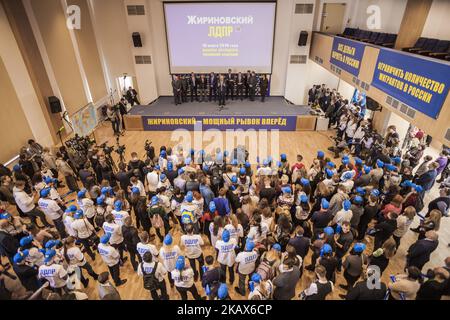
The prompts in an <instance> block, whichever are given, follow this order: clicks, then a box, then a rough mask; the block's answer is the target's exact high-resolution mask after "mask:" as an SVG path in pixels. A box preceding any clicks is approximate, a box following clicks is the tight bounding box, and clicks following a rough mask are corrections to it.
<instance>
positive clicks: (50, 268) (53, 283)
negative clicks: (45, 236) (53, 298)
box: [38, 249, 68, 294]
mask: <svg viewBox="0 0 450 320" xmlns="http://www.w3.org/2000/svg"><path fill="white" fill-rule="evenodd" d="M55 256H56V251H55V250H54V249H50V250H47V252H46V253H45V258H44V264H43V265H42V266H40V267H39V272H38V278H39V279H43V280H46V281H48V283H49V285H50V288H51V289H52V290H53V291H55V292H56V293H59V294H62V293H63V292H68V289H67V287H66V283H67V278H68V274H67V271H66V269H64V267H63V266H62V265H60V264H57V263H55V261H54V258H55Z"/></svg>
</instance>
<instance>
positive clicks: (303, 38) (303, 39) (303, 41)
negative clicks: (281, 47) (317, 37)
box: [298, 31, 308, 47]
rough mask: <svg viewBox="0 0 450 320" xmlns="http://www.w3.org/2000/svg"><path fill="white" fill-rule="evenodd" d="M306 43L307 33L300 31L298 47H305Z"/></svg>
mask: <svg viewBox="0 0 450 320" xmlns="http://www.w3.org/2000/svg"><path fill="white" fill-rule="evenodd" d="M307 42H308V31H301V32H300V37H299V38H298V46H299V47H302V46H306V43H307Z"/></svg>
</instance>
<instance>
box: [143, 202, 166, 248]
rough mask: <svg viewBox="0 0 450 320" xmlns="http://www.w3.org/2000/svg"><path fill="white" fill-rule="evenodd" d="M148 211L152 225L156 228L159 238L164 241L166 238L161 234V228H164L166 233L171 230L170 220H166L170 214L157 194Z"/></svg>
mask: <svg viewBox="0 0 450 320" xmlns="http://www.w3.org/2000/svg"><path fill="white" fill-rule="evenodd" d="M147 212H148V216H149V217H150V221H151V223H152V226H153V227H154V228H155V231H156V234H157V236H158V238H159V240H160V241H161V242H162V241H163V239H164V238H163V236H162V234H161V229H162V228H164V232H165V234H168V232H169V226H168V222H166V221H168V216H167V214H166V210H164V207H163V206H162V203H161V202H160V199H159V198H158V197H157V196H153V197H152V198H151V202H150V204H149V208H148V211H147Z"/></svg>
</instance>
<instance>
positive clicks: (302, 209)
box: [279, 191, 311, 225]
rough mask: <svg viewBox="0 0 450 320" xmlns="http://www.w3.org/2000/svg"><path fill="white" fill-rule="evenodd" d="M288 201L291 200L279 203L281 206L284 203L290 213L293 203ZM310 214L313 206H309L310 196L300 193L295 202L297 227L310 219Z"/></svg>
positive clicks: (295, 222) (294, 220)
mask: <svg viewBox="0 0 450 320" xmlns="http://www.w3.org/2000/svg"><path fill="white" fill-rule="evenodd" d="M292 199H293V196H292ZM279 200H280V199H279ZM286 200H289V199H285V201H284V202H280V201H279V203H280V204H281V203H283V204H284V206H285V208H287V209H288V210H289V211H291V207H292V203H289V202H288V201H286ZM280 204H279V205H280ZM289 204H290V205H289ZM310 212H311V206H310V205H309V199H308V196H307V195H306V194H305V193H304V192H303V191H301V192H299V193H298V195H297V199H296V200H295V214H294V216H293V218H294V219H293V222H294V224H295V225H300V224H302V223H303V222H304V221H306V220H307V219H308V218H309V216H310Z"/></svg>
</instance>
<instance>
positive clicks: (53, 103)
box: [48, 96, 62, 113]
mask: <svg viewBox="0 0 450 320" xmlns="http://www.w3.org/2000/svg"><path fill="white" fill-rule="evenodd" d="M48 103H49V104H50V111H51V112H52V113H60V112H62V108H61V101H59V99H58V98H57V97H55V96H51V97H48Z"/></svg>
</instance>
